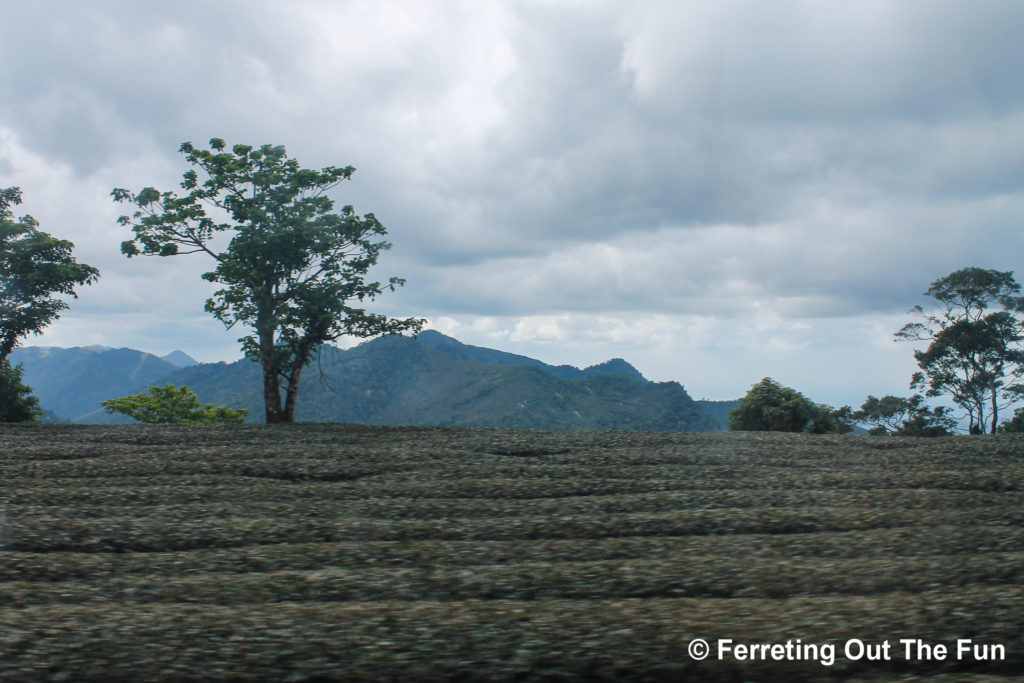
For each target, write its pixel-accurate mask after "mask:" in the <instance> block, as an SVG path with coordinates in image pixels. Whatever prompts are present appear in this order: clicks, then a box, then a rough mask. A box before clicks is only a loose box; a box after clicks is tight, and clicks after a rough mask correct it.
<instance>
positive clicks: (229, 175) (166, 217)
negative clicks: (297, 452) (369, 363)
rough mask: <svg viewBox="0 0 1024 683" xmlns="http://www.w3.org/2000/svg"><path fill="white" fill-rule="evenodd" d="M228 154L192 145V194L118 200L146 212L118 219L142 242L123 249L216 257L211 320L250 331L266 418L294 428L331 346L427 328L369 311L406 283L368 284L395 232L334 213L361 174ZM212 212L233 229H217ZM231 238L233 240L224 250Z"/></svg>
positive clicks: (260, 153)
mask: <svg viewBox="0 0 1024 683" xmlns="http://www.w3.org/2000/svg"><path fill="white" fill-rule="evenodd" d="M225 150H226V143H225V142H224V140H221V139H219V138H213V139H211V140H210V149H209V150H202V149H197V148H195V147H194V146H193V145H192V143H189V142H186V143H183V144H182V145H181V148H180V151H181V152H182V153H183V154H184V155H185V158H186V160H187V161H188V162H189V163H190V164H192V165H193V166H194V167H195V168H193V169H192V170H189V171H187V172H186V173H185V174H184V176H183V181H182V183H181V187H182V188H183V189H184V190H186V191H187V194H186V195H185V196H182V197H179V196H178V195H177V194H175V193H173V192H163V193H161V192H158V191H157V190H156V189H154V188H152V187H147V188H144V189H143V190H141V191H140V192H138V193H137V194H133V193H132V192H130V191H128V190H125V189H115V190H113V192H112V193H111V194H112V195H113V197H114V199H115V201H118V202H124V203H127V204H131V205H134V206H136V207H137V210H136V211H135V212H134V213H133V214H131V215H130V216H121V217H120V218H119V219H118V220H119V223H120V224H121V225H125V226H130V227H131V228H132V231H133V232H134V234H135V238H134V239H132V240H128V241H125V242H123V243H122V244H121V251H122V252H123V253H124V254H125V255H126V256H128V257H132V256H136V255H139V254H145V255H156V256H174V255H177V254H188V253H197V252H202V253H206V254H207V255H209V256H211V257H212V258H214V259H215V261H216V265H215V267H214V269H213V270H212V271H210V272H207V273H204V274H203V278H204V279H206V280H208V281H210V282H213V283H216V284H218V285H221V288H220V289H218V290H217V291H216V293H215V294H214V296H213V297H212V298H211V299H209V300H207V302H206V310H207V311H208V312H210V313H212V314H213V315H214V317H216V318H217V319H218V320H220V321H221V322H223V323H224V324H225V325H226V326H227V327H228V328H230V327H233V326H234V325H236V324H239V323H241V324H242V325H244V326H247V327H249V328H251V329H252V331H253V333H252V334H249V335H246V336H244V337H242V338H241V339H239V342H241V344H242V349H243V351H244V353H245V355H246V357H248V358H249V359H251V360H253V361H256V362H259V363H260V364H261V366H262V369H263V395H264V405H265V409H266V420H267V422H268V423H270V422H282V421H286V422H290V421H293V420H294V416H295V403H296V400H297V396H298V388H299V379H300V377H301V373H302V370H303V368H304V367H305V366H306V365H307V364H308V363H309V362H310V361H311V359H312V358H313V355H314V352H315V350H316V349H317V348H318V347H319V346H320V345H322V344H323V343H324V342H328V341H333V340H336V339H338V338H339V337H342V336H354V337H371V336H376V335H380V334H396V333H401V332H403V331H408V330H413V331H415V330H418V329H419V328H420V326H421V325H422V321H421V320H417V319H405V320H397V319H388V318H386V317H385V316H383V315H378V314H373V313H368V312H367V311H366V310H365V309H364V308H362V305H363V303H364V302H366V301H372V300H373V299H374V298H375V297H376V296H377V295H379V294H381V293H382V292H384V291H385V290H387V291H394V290H395V289H396V288H397V287H399V286H401V285H403V284H404V280H402V279H400V278H397V277H392V278H390V279H389V280H388V281H387V283H383V284H382V283H380V282H367V281H366V279H365V277H366V274H367V272H368V271H369V269H370V268H371V267H372V266H374V265H375V264H376V263H377V259H378V258H379V256H380V254H381V252H383V251H385V250H387V249H389V248H390V247H391V245H390V244H389V243H388V242H386V241H383V240H379V241H378V239H377V238H378V237H381V236H383V235H385V234H386V233H387V230H386V229H385V228H384V226H383V225H382V224H381V223H380V221H378V220H377V218H376V217H375V216H374V215H373V214H372V213H369V214H366V215H365V216H359V215H357V214H356V213H355V211H354V209H353V208H352V207H351V206H344V207H342V209H341V211H340V212H334V202H333V200H331V199H330V198H329V197H328V196H326V194H325V193H326V192H327V191H328V190H330V189H332V188H334V187H335V186H337V185H338V184H339V183H341V182H342V181H344V180H347V179H349V178H350V177H351V176H352V174H353V173H354V172H355V169H354V168H352V167H351V166H346V167H344V168H336V167H334V166H328V167H326V168H324V169H321V170H320V171H314V170H310V169H303V168H300V167H299V164H298V162H297V161H296V160H295V159H289V158H288V157H287V154H286V151H285V148H284V147H282V146H279V145H278V146H273V145H263V146H262V147H259V148H254V147H252V146H249V145H235V146H234V147H232V148H231V151H230V152H229V151H225ZM196 169H198V171H197V170H196ZM200 172H201V173H202V179H201V177H200ZM206 206H211V207H213V208H214V209H216V210H217V211H218V215H221V216H224V217H226V218H227V219H228V220H225V221H224V222H217V221H216V220H214V218H212V217H210V216H209V215H208V214H207V213H206V208H205V207H206ZM220 233H231V235H232V237H231V240H230V242H229V244H228V245H227V247H226V248H224V249H222V250H220V251H217V250H216V246H215V245H214V241H215V238H216V237H217V236H218V235H219V234H220ZM282 382H283V384H284V386H283V387H282ZM282 388H283V389H284V392H285V400H284V405H283V406H282V401H281V390H282Z"/></svg>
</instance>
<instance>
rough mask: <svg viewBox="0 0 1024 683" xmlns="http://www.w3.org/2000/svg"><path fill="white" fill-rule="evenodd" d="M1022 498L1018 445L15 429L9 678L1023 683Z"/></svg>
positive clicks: (2, 520)
mask: <svg viewBox="0 0 1024 683" xmlns="http://www.w3.org/2000/svg"><path fill="white" fill-rule="evenodd" d="M1022 474H1024V439H1022V438H1017V437H1015V436H1012V435H1007V436H999V437H990V436H983V437H955V438H948V439H933V440H917V439H900V438H884V437H857V436H844V437H823V436H818V437H814V436H803V435H787V434H764V433H761V434H755V433H749V434H723V433H711V434H658V433H638V432H539V431H526V430H494V429H475V428H383V427H373V428H370V427H360V426H354V425H323V424H316V425H312V424H306V425H287V426H280V427H260V426H232V427H206V426H203V427H196V426H190V427H149V426H146V427H143V426H134V425H133V426H117V427H99V426H96V427H83V426H58V425H48V426H3V427H0V680H2V681H35V680H96V681H99V680H125V681H127V680H266V681H276V680H319V681H323V680H509V681H512V680H559V681H561V680H582V679H591V680H594V679H596V680H609V681H612V680H650V681H662V680H664V681H669V680H673V681H675V680H685V679H687V678H690V679H693V680H720V681H761V680H764V681H768V680H794V681H801V680H803V681H813V680H837V679H857V680H894V679H898V680H919V679H927V680H949V681H1001V680H1010V679H1011V678H1012V677H1013V676H1014V675H1015V674H1018V673H1020V672H1022V671H1024V506H1022V503H1024V477H1022ZM695 638H703V639H705V640H706V641H708V642H709V643H710V644H711V648H712V652H711V655H710V656H709V657H708V658H707V659H706V660H703V661H697V660H695V659H694V658H693V657H691V656H690V654H689V651H688V647H689V645H690V643H691V641H692V640H693V639H695ZM720 639H732V640H733V641H734V644H752V643H767V644H779V645H780V646H785V644H786V643H787V641H790V643H791V645H802V646H804V647H806V646H808V645H813V646H814V648H815V649H816V650H817V653H814V652H812V651H810V650H805V651H804V654H803V655H802V656H801V655H796V656H795V657H796V658H797V659H798V660H799V661H793V659H794V656H793V655H790V656H789V657H788V659H787V658H786V655H784V654H782V655H780V656H781V657H783V659H781V660H778V661H776V660H774V659H772V657H771V655H770V654H765V655H762V656H760V657H759V658H758V659H757V660H755V661H751V660H750V659H740V658H738V657H735V656H732V655H731V654H726V655H725V656H724V657H722V658H721V659H720V658H719V657H718V652H717V647H718V643H719V640H720ZM798 639H799V643H798V642H797V641H798ZM853 639H857V641H853ZM901 639H915V640H916V639H920V640H921V641H923V642H924V643H925V644H927V645H929V646H934V645H943V646H945V647H947V648H948V651H947V654H946V656H945V657H944V658H942V657H939V656H937V655H935V652H934V650H932V653H931V654H932V657H931V658H930V659H928V658H924V657H923V655H924V654H927V652H924V651H921V652H919V651H918V650H917V649H916V644H915V645H914V646H912V647H911V652H910V656H909V657H908V656H907V652H906V650H905V647H906V646H905V645H904V644H902V643H900V640H901ZM958 639H970V640H971V641H972V646H973V645H978V646H985V645H987V646H1002V648H1003V650H1002V651H999V650H997V649H994V648H992V649H989V650H988V651H987V652H986V653H985V654H988V655H989V657H990V659H988V660H985V661H977V660H976V658H975V653H974V651H973V650H971V651H969V652H968V653H967V656H965V657H959V656H958V653H957V640H958ZM858 642H863V643H865V644H868V645H870V646H872V647H876V646H881V645H882V644H884V643H885V642H888V643H889V647H890V649H889V651H888V653H887V654H888V658H884V657H883V658H881V659H877V660H870V661H869V659H868V657H867V656H866V655H865V656H857V655H858V648H859V645H858ZM848 643H849V644H850V647H851V648H852V650H851V651H850V652H849V653H847V652H846V650H845V648H846V646H847V644H848ZM829 647H834V648H835V657H834V662H832V663H830V664H825V663H823V660H824V659H826V658H827V657H826V655H827V652H828V648H829ZM978 654H979V655H980V654H982V651H981V650H979V652H978ZM848 655H849V656H848Z"/></svg>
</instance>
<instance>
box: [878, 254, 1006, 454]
mask: <svg viewBox="0 0 1024 683" xmlns="http://www.w3.org/2000/svg"><path fill="white" fill-rule="evenodd" d="M1019 292H1020V285H1019V284H1018V283H1017V282H1016V280H1014V279H1013V272H1012V271H1010V272H1000V271H996V270H985V269H982V268H962V269H961V270H958V271H956V272H953V273H950V274H949V275H947V276H946V277H943V278H940V279H938V280H936V281H935V282H933V283H932V284H931V287H929V288H928V291H927V292H925V294H926V295H927V296H930V297H932V298H933V299H935V300H936V301H937V302H938V303H939V304H940V307H939V310H938V311H937V312H934V313H930V314H929V313H925V311H924V309H923V308H922V307H921V306H915V307H914V308H913V309H911V313H912V314H913V315H916V316H918V317H920V318H923V320H924V322H915V323H907V324H906V325H904V326H903V327H902V328H900V330H899V331H898V332H896V338H897V340H904V341H927V342H929V345H928V348H927V349H925V350H923V351H914V358H915V360H917V364H918V367H920V368H921V370H920V371H919V372H916V373H914V375H913V377H911V380H910V387H911V388H912V389H926V395H927V396H942V395H947V394H948V395H949V396H950V398H951V399H952V400H953V402H954V403H956V404H957V405H958V406H960V407H961V408H963V409H964V410H965V411H966V412H967V417H968V419H969V421H970V431H971V433H972V434H981V433H983V432H984V431H985V429H986V423H990V425H989V427H990V431H991V432H992V433H995V432H996V428H997V425H998V422H999V411H1000V410H1001V409H1003V408H1006V407H1007V406H1009V405H1012V404H1013V403H1015V402H1016V401H1018V400H1020V398H1021V397H1022V396H1024V383H1022V382H1021V381H1020V380H1021V378H1022V376H1024V351H1022V350H1021V348H1020V343H1021V342H1022V341H1024V334H1022V332H1024V323H1022V320H1021V313H1022V312H1024V297H1020V296H1018V293H1019ZM990 309H991V310H990Z"/></svg>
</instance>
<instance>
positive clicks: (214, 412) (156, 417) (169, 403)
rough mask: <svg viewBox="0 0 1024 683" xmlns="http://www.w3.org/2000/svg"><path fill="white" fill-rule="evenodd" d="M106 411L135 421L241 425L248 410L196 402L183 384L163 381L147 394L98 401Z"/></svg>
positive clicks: (150, 388) (190, 391) (189, 390)
mask: <svg viewBox="0 0 1024 683" xmlns="http://www.w3.org/2000/svg"><path fill="white" fill-rule="evenodd" d="M102 405H103V407H104V409H106V411H107V412H108V413H123V414H124V415H127V416H128V417H131V418H134V419H136V420H138V421H139V422H146V423H150V424H177V423H223V424H241V423H242V422H243V421H244V420H245V416H246V415H247V414H248V413H249V411H248V410H247V409H245V408H241V409H238V410H235V409H232V408H227V407H224V406H214V405H213V404H212V403H200V402H199V399H198V397H197V396H196V394H195V392H193V391H192V390H191V389H189V388H188V387H187V386H181V387H176V386H174V385H173V384H166V385H164V386H162V387H157V386H151V387H149V393H148V394H132V395H131V396H121V397H120V398H111V399H107V400H106V401H103V402H102Z"/></svg>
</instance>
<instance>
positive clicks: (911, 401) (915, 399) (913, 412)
mask: <svg viewBox="0 0 1024 683" xmlns="http://www.w3.org/2000/svg"><path fill="white" fill-rule="evenodd" d="M951 413H952V411H951V410H950V409H949V408H947V407H945V406H938V407H935V408H932V407H929V406H926V405H925V404H924V397H923V396H921V395H920V394H915V395H913V396H911V397H910V398H903V397H901V396H890V395H886V396H883V397H882V398H877V397H875V396H868V397H867V400H866V401H864V404H863V405H861V407H860V410H858V411H857V412H855V413H853V414H852V416H851V417H852V419H853V421H855V422H859V423H861V424H865V425H868V427H869V428H868V433H870V434H875V435H878V434H894V435H898V436H946V435H948V434H952V433H953V430H954V428H955V427H956V419H955V418H954V417H953V416H952V414H951Z"/></svg>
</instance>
